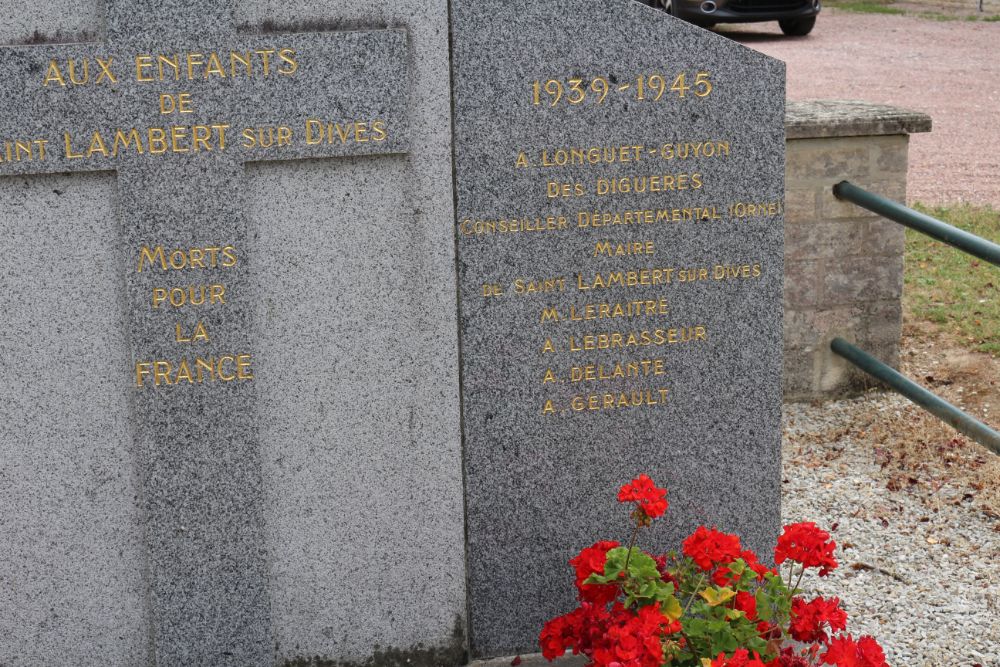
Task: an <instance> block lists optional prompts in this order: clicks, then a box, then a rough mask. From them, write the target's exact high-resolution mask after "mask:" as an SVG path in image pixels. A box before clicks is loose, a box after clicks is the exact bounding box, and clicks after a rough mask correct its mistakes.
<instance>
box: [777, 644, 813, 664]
mask: <svg viewBox="0 0 1000 667" xmlns="http://www.w3.org/2000/svg"><path fill="white" fill-rule="evenodd" d="M778 665H779V667H809V661H808V660H806V659H805V658H803V657H802V656H800V655H795V652H794V651H793V650H792V649H790V648H786V649H783V650H782V651H781V655H779V656H778Z"/></svg>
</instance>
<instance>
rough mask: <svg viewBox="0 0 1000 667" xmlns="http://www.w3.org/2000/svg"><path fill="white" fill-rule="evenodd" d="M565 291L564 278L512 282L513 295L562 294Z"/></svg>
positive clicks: (519, 279) (520, 279) (525, 279)
mask: <svg viewBox="0 0 1000 667" xmlns="http://www.w3.org/2000/svg"><path fill="white" fill-rule="evenodd" d="M565 290H566V279H565V278H539V279H537V280H534V279H528V278H517V279H516V280H514V294H518V295H527V294H548V293H550V292H563V291H565Z"/></svg>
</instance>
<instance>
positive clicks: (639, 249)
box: [594, 241, 656, 257]
mask: <svg viewBox="0 0 1000 667" xmlns="http://www.w3.org/2000/svg"><path fill="white" fill-rule="evenodd" d="M655 252H656V245H655V244H654V243H653V241H642V242H639V241H633V242H630V243H616V244H614V245H612V243H611V241H598V242H597V243H595V244H594V257H600V256H602V255H603V256H605V257H626V256H631V255H652V254H653V253H655Z"/></svg>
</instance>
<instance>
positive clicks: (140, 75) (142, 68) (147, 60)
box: [135, 55, 156, 81]
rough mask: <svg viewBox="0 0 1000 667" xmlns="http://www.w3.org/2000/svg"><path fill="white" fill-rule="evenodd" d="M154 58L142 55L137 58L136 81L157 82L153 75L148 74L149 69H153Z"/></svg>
mask: <svg viewBox="0 0 1000 667" xmlns="http://www.w3.org/2000/svg"><path fill="white" fill-rule="evenodd" d="M153 64H154V63H153V56H148V55H140V56H136V57H135V80H136V81H155V80H156V79H155V78H154V77H153V75H152V74H146V70H147V69H152V67H153Z"/></svg>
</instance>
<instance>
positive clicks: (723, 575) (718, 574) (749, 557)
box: [712, 549, 776, 586]
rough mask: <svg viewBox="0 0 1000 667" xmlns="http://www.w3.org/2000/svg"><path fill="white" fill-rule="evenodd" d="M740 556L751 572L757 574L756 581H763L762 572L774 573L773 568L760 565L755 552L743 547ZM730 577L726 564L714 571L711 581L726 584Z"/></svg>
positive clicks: (731, 575) (731, 577)
mask: <svg viewBox="0 0 1000 667" xmlns="http://www.w3.org/2000/svg"><path fill="white" fill-rule="evenodd" d="M740 558H742V559H743V562H745V563H746V564H747V567H749V568H750V569H751V570H752V571H753V573H754V574H756V575H757V581H764V574H766V573H767V572H770V573H772V574H776V572H775V571H774V568H770V567H766V566H764V565H761V563H760V561H758V560H757V554H755V553H754V552H753V551H750V550H749V549H744V550H743V551H741V552H740ZM732 579H733V573H732V570H730V569H729V567H726V566H724V567H720V568H719V569H718V570H716V571H715V574H713V575H712V582H713V583H714V584H715V585H716V586H727V585H729V583H730V581H731V580H732Z"/></svg>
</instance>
